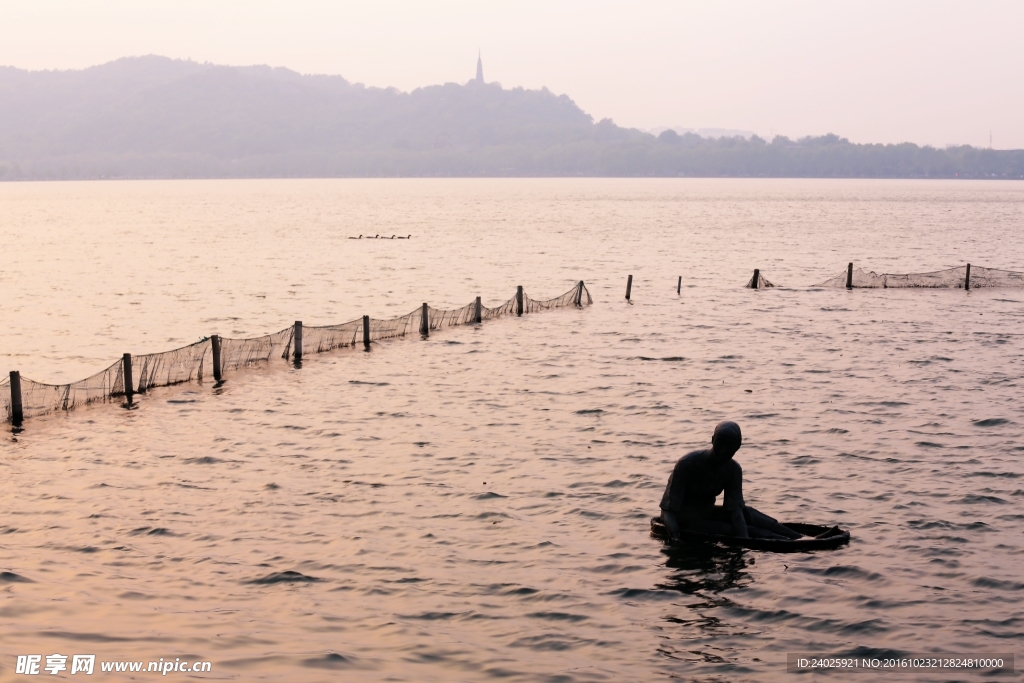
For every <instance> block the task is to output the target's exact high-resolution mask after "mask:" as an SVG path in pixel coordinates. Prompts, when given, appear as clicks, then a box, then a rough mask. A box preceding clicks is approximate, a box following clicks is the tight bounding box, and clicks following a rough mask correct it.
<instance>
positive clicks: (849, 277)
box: [846, 263, 853, 289]
mask: <svg viewBox="0 0 1024 683" xmlns="http://www.w3.org/2000/svg"><path fill="white" fill-rule="evenodd" d="M846 288H847V289H853V264H852V263H851V264H849V265H847V266H846Z"/></svg>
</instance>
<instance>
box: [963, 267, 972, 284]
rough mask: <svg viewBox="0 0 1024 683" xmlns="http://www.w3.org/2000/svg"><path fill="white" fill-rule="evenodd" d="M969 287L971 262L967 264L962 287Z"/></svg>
mask: <svg viewBox="0 0 1024 683" xmlns="http://www.w3.org/2000/svg"><path fill="white" fill-rule="evenodd" d="M970 288H971V264H970V263H968V264H967V275H966V276H964V289H965V290H970Z"/></svg>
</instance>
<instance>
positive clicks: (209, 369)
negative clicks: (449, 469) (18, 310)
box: [0, 281, 593, 422]
mask: <svg viewBox="0 0 1024 683" xmlns="http://www.w3.org/2000/svg"><path fill="white" fill-rule="evenodd" d="M591 304H593V299H591V297H590V292H589V291H587V288H586V286H585V285H584V284H583V282H582V281H581V282H579V283H578V284H577V285H576V286H575V287H573V288H572V289H570V290H569V291H568V292H566V293H565V294H562V295H561V296H557V297H555V298H553V299H547V300H536V299H532V298H530V297H529V296H528V295H527V294H526V293H525V292H523V291H522V288H521V287H520V288H519V290H518V291H517V292H516V294H515V295H514V296H513V297H512V298H511V299H509V300H508V301H506V302H504V303H502V304H501V305H499V306H496V307H494V308H490V307H487V306H484V305H483V304H482V303H480V300H479V299H477V300H476V301H474V302H473V303H471V304H468V305H466V306H463V307H462V308H457V309H454V310H444V309H439V308H432V307H430V306H428V305H426V304H424V305H423V306H422V307H420V308H417V309H416V310H415V311H413V312H412V313H409V314H408V315H403V316H400V317H398V318H391V319H386V320H385V319H377V318H368V317H367V318H360V319H357V320H352V321H350V322H347V323H341V324H339V325H324V326H312V325H302V324H301V323H296V324H294V325H291V326H289V327H286V328H285V329H283V330H281V331H279V332H274V333H272V334H267V335H264V336H262V337H252V338H249V339H230V338H226V337H211V338H207V339H203V340H202V341H199V342H196V343H194V344H190V345H188V346H183V347H181V348H179V349H174V350H173V351H164V352H161V353H149V354H145V355H138V356H130V355H128V354H126V355H125V357H124V358H123V359H121V360H118V361H116V362H114V363H113V364H111V365H110V366H109V367H107V368H104V369H103V370H101V371H99V372H97V373H96V374H95V375H92V376H91V377H87V378H86V379H83V380H79V381H77V382H71V383H69V384H46V383H43V382H35V381H33V380H30V379H27V378H23V377H21V376H20V375H18V374H17V373H12V374H11V375H10V376H8V377H4V378H3V379H2V380H0V415H3V416H4V417H5V418H6V420H7V421H8V422H11V421H15V422H18V421H19V420H17V419H16V418H21V419H24V418H26V417H34V416H37V415H44V414H46V413H51V412H55V411H59V410H72V409H73V408H77V407H79V406H83V405H86V404H89V403H97V402H110V401H115V400H116V401H117V402H118V403H120V402H121V401H122V399H123V398H124V397H126V396H129V397H130V396H131V395H133V394H144V393H146V392H147V391H148V390H149V389H151V388H154V387H165V386H171V385H174V384H182V383H185V382H201V381H203V380H204V379H210V378H212V379H219V378H222V377H223V376H224V375H225V374H227V373H230V372H235V371H238V370H241V369H243V368H246V367H249V366H253V365H258V364H261V363H266V362H268V361H271V360H273V359H292V358H301V357H302V356H306V355H309V354H314V353H323V352H325V351H332V350H334V349H340V348H346V347H354V346H356V345H357V344H363V343H365V342H367V341H368V342H377V341H382V340H385V339H394V338H397V337H404V336H406V335H411V334H430V333H431V332H434V331H437V330H441V329H444V328H447V327H455V326H458V325H467V324H470V323H478V322H483V321H485V320H493V319H495V318H500V317H502V316H507V315H523V314H527V313H537V312H540V311H547V310H553V309H556V308H566V307H583V306H590V305H591ZM215 356H216V357H217V362H215V360H214V357H215ZM215 366H216V367H215ZM126 374H127V376H128V377H130V378H131V382H130V384H127V383H126V382H125V376H126ZM12 383H17V385H19V386H17V387H16V386H13V385H12ZM126 384H127V385H128V389H129V390H128V391H126V390H125V387H126ZM16 396H20V403H21V404H20V411H19V410H17V408H18V407H19V406H16V405H15V401H16V398H15V397H16ZM19 412H20V414H17V413H19Z"/></svg>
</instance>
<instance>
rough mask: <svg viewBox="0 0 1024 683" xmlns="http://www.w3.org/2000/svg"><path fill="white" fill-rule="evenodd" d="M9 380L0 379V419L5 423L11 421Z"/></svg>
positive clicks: (7, 378)
mask: <svg viewBox="0 0 1024 683" xmlns="http://www.w3.org/2000/svg"><path fill="white" fill-rule="evenodd" d="M10 385H11V378H10V376H7V377H4V378H3V379H0V417H2V418H3V419H4V421H5V422H10V421H11V417H12V415H11V386H10Z"/></svg>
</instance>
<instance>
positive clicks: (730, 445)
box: [661, 422, 801, 539]
mask: <svg viewBox="0 0 1024 683" xmlns="http://www.w3.org/2000/svg"><path fill="white" fill-rule="evenodd" d="M742 443H743V436H742V434H741V433H740V426H739V425H738V424H736V423H735V422H722V423H720V424H719V425H718V426H717V427H715V433H714V435H713V436H712V437H711V448H709V449H707V450H703V451H693V452H692V453H688V454H686V455H684V456H683V457H681V458H679V462H677V463H676V466H675V467H674V468H673V469H672V474H671V475H669V478H668V485H667V486H666V487H665V495H664V496H662V498H661V519H662V521H663V522H664V523H665V528H666V529H667V530H668V532H669V534H670V535H671V536H672V537H674V538H675V537H678V536H679V532H680V531H701V532H703V533H706V534H717V535H719V536H737V537H739V538H791V539H793V538H800V537H801V534H798V533H797V532H795V531H793V530H792V529H790V528H789V527H786V526H783V525H782V524H780V523H779V522H777V521H775V520H774V519H772V518H771V517H769V516H768V515H766V514H764V513H761V512H758V511H757V510H755V509H754V508H752V507H750V506H748V505H746V504H744V502H743V470H742V469H741V468H740V464H739V463H738V462H736V461H735V460H733V459H732V456H733V455H735V454H736V451H738V450H739V449H740V445H741V444H742ZM722 491H725V502H724V504H723V505H721V506H719V505H715V498H717V497H718V494H720V493H722Z"/></svg>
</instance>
